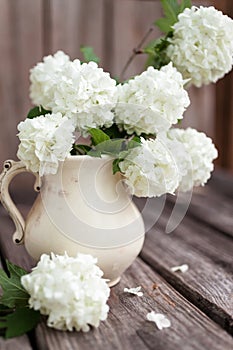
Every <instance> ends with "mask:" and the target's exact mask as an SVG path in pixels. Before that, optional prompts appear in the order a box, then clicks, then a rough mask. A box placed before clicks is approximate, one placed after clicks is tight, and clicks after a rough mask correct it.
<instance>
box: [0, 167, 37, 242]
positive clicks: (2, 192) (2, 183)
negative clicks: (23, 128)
mask: <svg viewBox="0 0 233 350" xmlns="http://www.w3.org/2000/svg"><path fill="white" fill-rule="evenodd" d="M23 172H31V171H29V170H27V169H26V167H25V165H24V163H23V162H22V161H19V162H16V161H14V160H6V161H5V162H4V165H3V171H2V173H1V175H0V200H1V203H2V205H3V207H4V208H5V209H6V210H7V212H8V214H9V216H10V217H11V219H12V220H13V222H14V224H15V227H16V231H15V233H14V235H13V241H14V243H16V244H22V243H23V241H24V231H25V221H24V219H23V217H22V215H21V213H20V212H19V210H18V209H17V207H16V206H15V204H14V202H13V201H12V199H11V197H10V194H9V185H10V183H11V181H12V179H13V178H14V177H15V176H16V175H18V174H20V173H23ZM33 174H34V175H35V176H36V181H35V185H34V189H35V191H37V192H38V191H39V190H40V178H39V175H38V174H36V173H33Z"/></svg>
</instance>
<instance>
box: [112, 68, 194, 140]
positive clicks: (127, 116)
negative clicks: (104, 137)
mask: <svg viewBox="0 0 233 350" xmlns="http://www.w3.org/2000/svg"><path fill="white" fill-rule="evenodd" d="M184 84H185V81H184V80H183V78H182V75H181V74H180V73H179V72H178V71H177V70H176V68H174V67H173V66H172V63H169V64H168V65H167V66H164V67H162V68H161V70H157V69H155V68H153V67H148V69H147V70H146V71H145V72H143V73H142V74H141V75H138V76H136V77H135V78H134V79H131V80H129V81H128V82H127V83H125V84H123V85H118V86H117V89H118V103H117V106H116V108H115V115H116V122H117V123H118V124H120V125H122V127H123V128H124V129H125V130H126V131H127V133H128V134H132V133H134V132H136V133H137V134H138V135H141V134H142V133H145V134H155V133H157V132H160V131H164V130H168V129H169V128H170V126H171V125H172V124H174V123H176V122H177V120H178V119H181V118H182V117H183V113H184V111H185V109H186V107H187V106H188V105H189V102H190V101H189V97H188V93H187V91H186V90H185V89H184V88H183V85H184Z"/></svg>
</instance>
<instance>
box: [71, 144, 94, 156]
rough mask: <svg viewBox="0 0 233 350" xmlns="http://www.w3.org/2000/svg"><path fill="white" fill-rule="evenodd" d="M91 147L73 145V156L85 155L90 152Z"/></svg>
mask: <svg viewBox="0 0 233 350" xmlns="http://www.w3.org/2000/svg"><path fill="white" fill-rule="evenodd" d="M90 150H91V147H90V146H88V145H81V144H73V147H72V150H71V152H70V154H71V155H73V156H75V155H85V154H88V152H90Z"/></svg>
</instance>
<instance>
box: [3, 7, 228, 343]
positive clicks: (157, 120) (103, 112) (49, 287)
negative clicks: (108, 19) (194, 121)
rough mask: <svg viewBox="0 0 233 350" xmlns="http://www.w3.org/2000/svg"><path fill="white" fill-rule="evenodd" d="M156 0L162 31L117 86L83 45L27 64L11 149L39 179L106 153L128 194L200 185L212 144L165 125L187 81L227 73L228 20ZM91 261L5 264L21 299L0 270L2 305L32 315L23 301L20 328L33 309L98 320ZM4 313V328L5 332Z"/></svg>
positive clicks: (56, 316) (183, 99)
mask: <svg viewBox="0 0 233 350" xmlns="http://www.w3.org/2000/svg"><path fill="white" fill-rule="evenodd" d="M161 2H162V6H163V9H164V14H165V17H164V18H161V19H160V20H158V21H157V22H156V25H157V26H159V28H160V29H161V30H162V31H163V32H164V33H165V35H164V36H163V37H161V38H159V39H156V40H155V41H153V42H151V43H150V44H149V45H147V46H146V47H145V48H143V49H142V50H140V53H144V54H146V55H147V56H148V59H147V67H146V70H145V71H144V72H142V73H141V74H140V75H137V76H135V77H132V78H131V79H129V80H128V81H122V82H119V81H117V80H116V79H113V78H111V77H110V74H109V73H107V72H104V71H103V69H102V68H99V67H98V65H97V63H96V61H97V60H96V56H95V55H94V54H93V55H91V57H87V56H88V55H86V53H87V51H88V54H89V56H90V52H92V51H91V50H90V48H88V50H87V51H85V48H83V49H82V51H83V53H84V57H85V58H86V62H81V61H80V60H78V59H76V60H74V61H72V60H71V59H70V58H69V56H68V55H66V54H65V53H64V52H62V51H58V52H57V53H55V54H54V55H53V56H52V55H50V56H47V57H45V58H44V59H43V62H40V63H38V64H37V65H36V66H35V67H34V68H32V69H31V73H30V81H31V86H30V97H31V99H32V102H33V103H34V104H35V105H36V107H34V108H33V109H32V110H31V111H30V112H29V114H28V116H27V119H26V120H25V121H22V122H21V123H20V124H19V125H18V130H19V133H18V137H19V139H20V144H19V149H18V153H17V155H18V158H19V159H21V160H22V161H23V163H24V164H25V166H26V167H27V169H29V170H30V171H32V172H34V173H39V175H40V176H43V175H47V174H56V172H57V170H58V166H59V162H62V161H64V160H65V159H66V158H67V157H68V155H70V154H71V155H89V156H90V157H101V156H102V155H104V154H107V155H109V156H110V157H112V165H113V174H115V173H116V172H120V173H121V174H122V177H123V179H124V182H125V184H126V186H128V188H129V191H130V192H131V193H132V194H134V195H136V196H140V197H141V196H142V197H153V196H161V195H163V194H165V193H175V191H176V190H181V191H189V190H191V189H192V187H193V186H199V185H204V184H205V183H206V181H207V180H208V179H209V177H210V173H211V171H212V170H213V160H214V159H215V158H216V157H217V150H216V148H215V146H214V145H213V143H212V140H211V139H210V138H209V137H207V136H206V135H205V134H204V133H203V132H198V131H197V130H195V129H191V128H188V129H186V130H183V129H180V128H174V127H173V126H174V125H175V124H177V123H178V122H179V120H181V119H182V118H183V113H184V112H185V110H186V108H187V107H188V105H189V103H190V100H189V96H188V92H187V90H186V88H187V87H188V86H189V85H191V84H194V85H195V86H197V87H200V86H202V85H203V84H208V83H211V82H216V81H217V80H218V79H220V78H222V77H223V76H224V75H225V74H226V73H228V72H229V71H230V70H231V68H232V64H233V59H232V56H233V39H232V33H233V20H232V19H231V18H229V17H227V16H225V15H223V14H222V12H220V11H217V10H216V9H215V8H214V7H202V6H201V7H200V8H198V7H195V6H191V2H190V1H189V0H183V1H181V2H180V3H178V2H177V1H176V0H173V1H164V0H161ZM135 54H136V53H135ZM87 58H88V59H87ZM77 135H79V137H77ZM80 136H81V139H82V143H80ZM83 139H84V140H85V142H84V141H83ZM95 263H96V260H95V259H94V258H92V257H91V256H85V255H78V256H77V257H76V258H71V257H68V256H67V255H66V256H63V257H62V256H56V255H53V254H52V256H51V257H49V256H46V255H44V256H42V257H41V260H40V262H39V264H38V266H37V267H36V268H35V269H34V270H33V272H32V273H31V274H30V275H25V274H26V272H25V271H22V270H17V269H16V268H15V267H11V265H10V264H9V266H8V267H9V270H10V273H11V274H13V276H14V278H15V280H16V281H17V283H16V286H17V288H18V289H19V291H18V292H19V293H21V294H22V293H23V294H22V295H21V297H22V296H23V298H21V299H23V301H21V303H23V304H19V300H18V299H17V298H16V295H17V293H15V294H14V295H15V296H14V297H15V299H14V300H13V301H14V302H13V301H12V302H9V300H8V298H6V296H5V295H6V294H7V291H8V289H7V288H8V284H6V282H5V281H6V276H5V274H4V273H3V272H0V284H1V283H2V285H3V286H4V288H3V289H4V292H5V294H4V296H3V298H2V299H1V304H2V305H4V310H5V309H6V310H7V312H13V311H14V312H15V309H16V308H17V307H18V305H21V307H23V308H24V309H25V310H24V312H26V313H28V312H29V311H33V310H29V309H28V305H29V306H30V307H31V308H33V309H34V310H36V311H34V316H33V317H34V318H33V320H34V321H33V322H32V324H31V323H30V325H27V326H25V327H24V331H27V330H29V329H30V328H31V327H33V326H35V324H36V323H37V322H38V310H40V312H41V313H42V314H43V315H47V316H48V325H49V326H51V327H55V328H58V329H68V330H72V329H76V330H80V329H82V330H84V331H87V330H89V325H92V326H96V327H97V326H98V325H99V322H100V321H101V320H104V319H105V318H106V317H107V312H108V306H107V305H106V301H107V298H108V296H109V288H108V286H107V284H106V280H103V279H102V278H101V277H102V272H101V271H100V270H99V268H98V267H97V266H95ZM14 274H16V276H15V275H14ZM16 277H17V278H16ZM70 282H72V283H70ZM68 283H69V290H68V291H67V289H66V286H67V284H68ZM10 288H11V286H10V287H9V289H10ZM23 288H24V289H23ZM16 312H17V311H16ZM20 312H22V310H21V311H20ZM31 315H32V314H30V318H31V319H32V316H31ZM26 316H27V315H26ZM7 317H8V316H7ZM7 317H6V320H5V322H6V324H7V325H8V326H9V329H8V331H7V332H8V333H7V334H8V336H13V335H15V334H13V333H11V329H10V323H9V322H10V321H9V319H8V318H7ZM23 317H24V316H23V315H22V319H23ZM7 322H8V323H7ZM0 328H6V326H5V323H4V324H2V325H0ZM20 332H21V333H23V332H22V329H21V330H20ZM21 333H19V334H21Z"/></svg>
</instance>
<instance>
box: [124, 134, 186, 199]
mask: <svg viewBox="0 0 233 350" xmlns="http://www.w3.org/2000/svg"><path fill="white" fill-rule="evenodd" d="M141 142H142V144H141V146H139V147H135V148H133V149H131V150H130V151H129V153H128V155H127V157H126V158H125V159H124V160H123V161H121V162H120V163H119V167H120V170H121V172H122V173H123V174H124V181H125V183H126V184H127V185H128V186H129V191H130V192H131V193H132V194H134V195H136V196H138V197H154V196H161V195H163V194H165V193H174V191H175V190H176V188H177V186H178V184H179V181H180V176H179V169H178V167H177V164H176V162H175V159H174V157H173V156H172V153H171V152H170V150H169V149H168V147H167V146H166V144H164V143H163V142H161V141H160V140H159V139H155V140H145V139H143V138H142V137H141Z"/></svg>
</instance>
